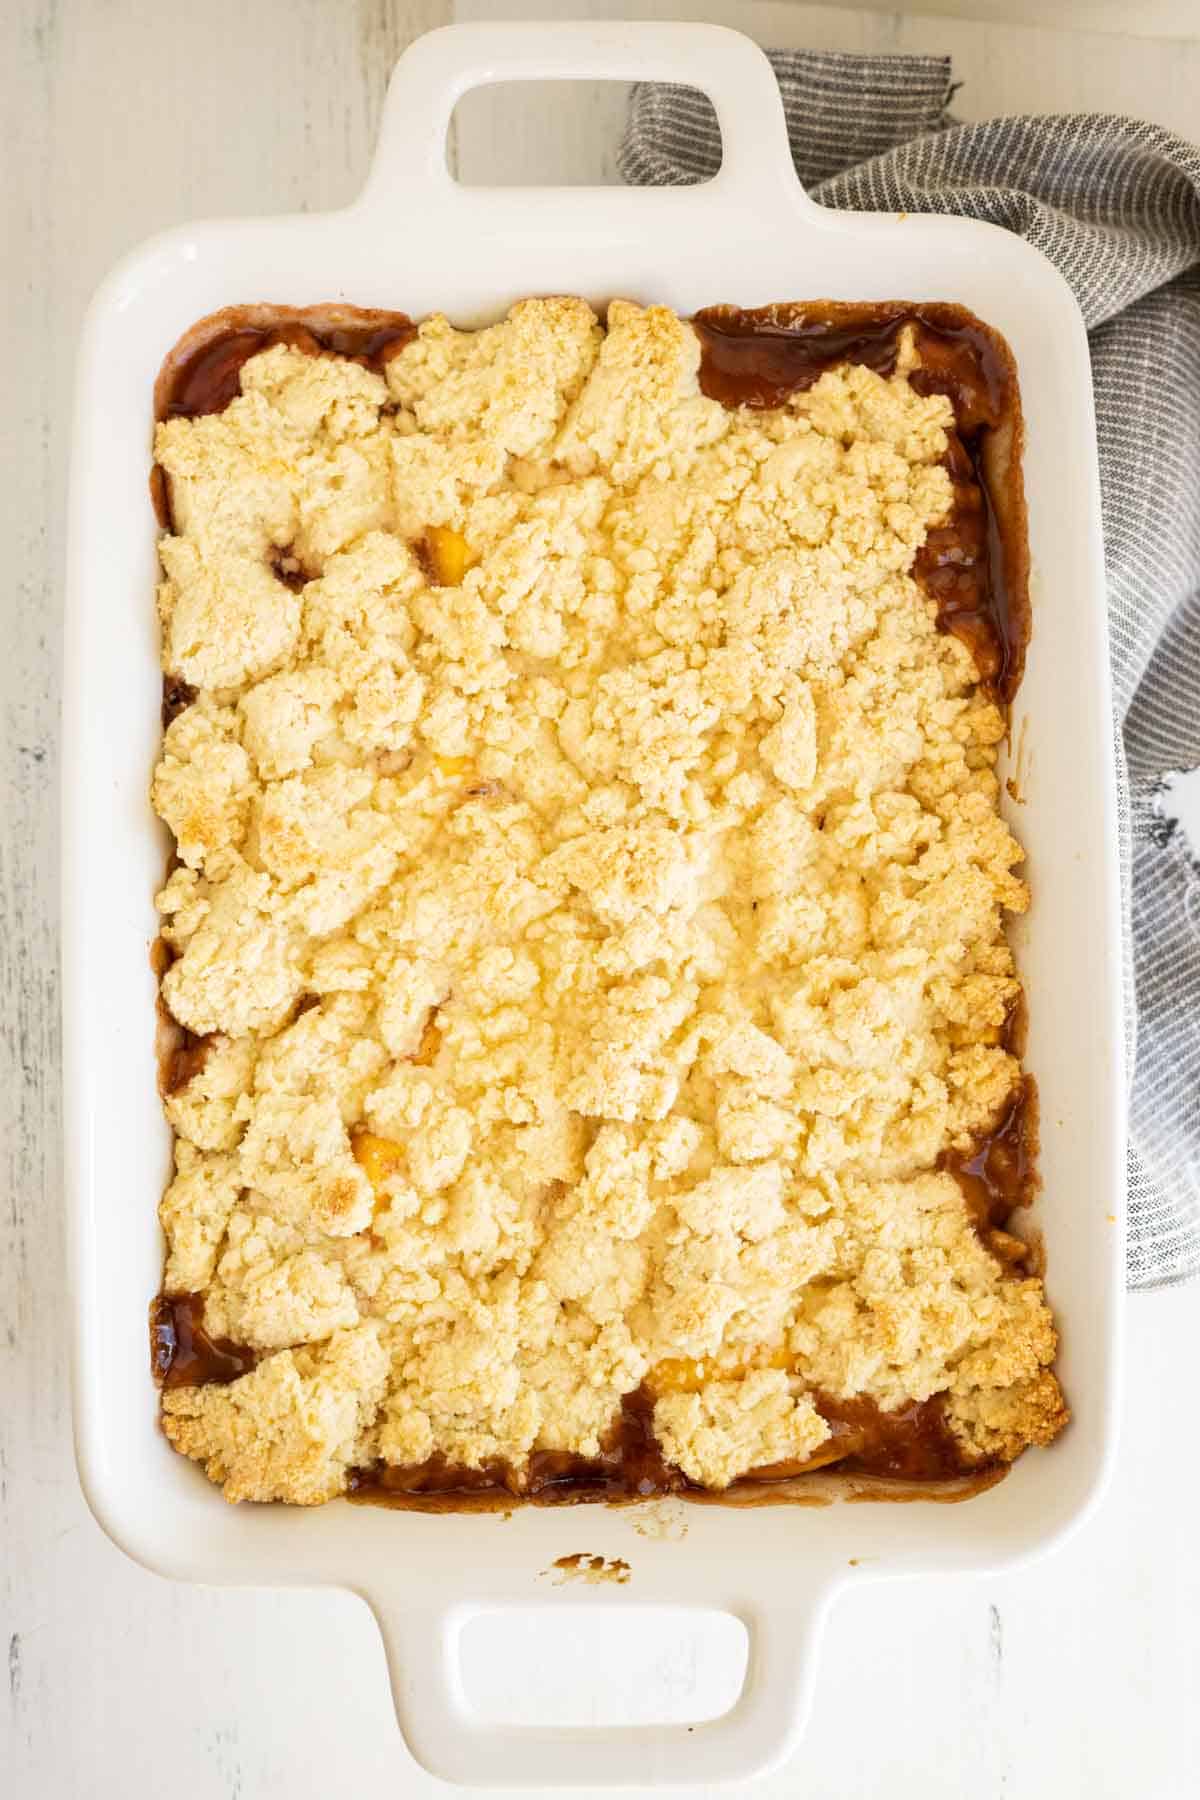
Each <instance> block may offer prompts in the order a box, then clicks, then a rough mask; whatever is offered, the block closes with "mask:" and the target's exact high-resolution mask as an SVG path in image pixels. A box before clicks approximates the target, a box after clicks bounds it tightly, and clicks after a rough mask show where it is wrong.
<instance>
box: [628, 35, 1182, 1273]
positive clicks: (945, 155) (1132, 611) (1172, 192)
mask: <svg viewBox="0 0 1200 1800" xmlns="http://www.w3.org/2000/svg"><path fill="white" fill-rule="evenodd" d="M771 61H772V64H773V65H774V69H775V73H776V76H777V77H778V80H779V85H780V89H781V91H782V93H783V101H784V107H785V109H786V113H787V121H788V131H789V134H790V137H791V146H792V155H793V158H794V160H795V164H796V170H797V173H798V174H799V176H800V179H801V180H802V181H803V182H804V183H805V185H806V186H807V187H808V188H809V189H810V190H811V192H812V193H813V196H814V197H815V198H816V199H818V200H820V201H822V202H823V203H824V204H825V205H826V206H845V207H855V208H859V209H863V210H871V211H886V212H902V211H907V212H939V213H960V214H968V215H970V216H971V217H973V218H979V219H988V220H990V221H991V222H992V223H994V224H997V225H1002V226H1005V227H1006V228H1007V229H1008V230H1010V231H1016V232H1019V233H1020V234H1021V236H1022V237H1025V238H1028V240H1029V242H1030V243H1032V244H1036V245H1037V247H1038V248H1039V249H1040V250H1042V251H1044V252H1045V254H1046V255H1047V256H1048V257H1049V258H1050V260H1051V262H1053V263H1054V264H1055V266H1056V267H1057V268H1058V269H1059V270H1060V271H1061V273H1062V274H1063V275H1064V276H1065V277H1066V279H1067V280H1068V281H1069V282H1070V284H1071V286H1072V288H1073V289H1074V291H1075V294H1076V297H1077V298H1078V300H1079V304H1080V306H1081V307H1082V309H1083V315H1084V318H1085V320H1086V321H1087V326H1088V332H1089V335H1090V342H1091V353H1092V374H1093V378H1094V381H1095V388H1096V412H1097V417H1098V422H1099V435H1100V475H1101V482H1102V486H1103V493H1104V534H1105V552H1106V561H1107V570H1108V607H1109V619H1110V625H1111V636H1112V664H1113V690H1114V704H1115V712H1116V717H1115V720H1114V727H1115V736H1116V744H1117V761H1118V765H1119V773H1120V782H1121V815H1122V839H1123V849H1124V861H1125V875H1126V884H1127V886H1126V892H1127V897H1128V914H1129V925H1130V928H1131V937H1132V945H1131V951H1130V954H1129V955H1128V956H1127V959H1126V961H1127V970H1128V971H1130V972H1131V975H1132V980H1131V981H1129V982H1128V983H1127V991H1128V1000H1129V1008H1128V1010H1129V1022H1130V1042H1131V1044H1133V1042H1134V1025H1135V1022H1136V1057H1135V1058H1131V1067H1132V1068H1133V1071H1134V1072H1133V1080H1132V1092H1131V1116H1130V1117H1131V1145H1130V1152H1129V1183H1130V1187H1129V1193H1130V1216H1129V1262H1128V1277H1129V1284H1130V1286H1131V1287H1139V1288H1142V1287H1157V1286H1160V1285H1162V1284H1164V1283H1166V1282H1172V1281H1181V1280H1183V1279H1184V1278H1185V1277H1187V1276H1189V1275H1192V1274H1194V1273H1196V1271H1197V1270H1200V867H1197V864H1196V862H1195V861H1193V860H1192V858H1191V856H1190V854H1189V850H1188V846H1187V844H1186V841H1185V840H1184V837H1183V834H1182V832H1181V831H1179V830H1178V829H1176V828H1174V827H1173V826H1172V824H1171V822H1170V821H1169V820H1168V819H1167V818H1166V817H1165V816H1164V815H1163V813H1162V811H1161V808H1160V806H1159V803H1158V802H1159V799H1160V797H1161V793H1162V789H1163V784H1164V781H1165V779H1166V777H1167V776H1168V775H1169V774H1170V773H1171V772H1172V771H1176V770H1180V769H1189V768H1192V767H1194V766H1195V765H1196V764H1198V763H1200V150H1198V149H1197V148H1196V147H1195V146H1193V145H1191V144H1188V143H1185V142H1184V140H1183V139H1182V138H1178V137H1175V136H1174V135H1173V134H1172V133H1171V132H1169V131H1164V130H1162V129H1161V128H1160V127H1159V126H1157V125H1146V124H1141V123H1138V122H1137V121H1136V120H1132V119H1120V118H1113V117H1108V116H1104V115H1093V114H1086V115H1076V116H1072V117H1066V118H1028V119H1021V118H1017V119H993V120H989V121H988V122H986V123H984V124H978V125H960V124H956V123H955V122H954V120H953V119H952V118H951V117H950V114H949V111H948V107H949V103H950V96H951V93H952V92H953V86H952V76H951V69H950V61H949V59H948V58H946V57H931V56H918V57H901V56H870V57H864V56H850V55H844V54H840V53H835V52H809V51H780V52H775V53H772V55H771ZM720 155H721V152H720V134H719V132H718V130H717V123H716V117H715V115H714V113H713V110H712V108H711V106H710V105H709V103H708V101H707V100H706V99H704V97H703V96H702V95H700V94H698V93H696V92H694V91H693V90H691V89H688V88H676V87H663V86H649V85H645V86H640V87H637V88H635V89H634V92H633V98H632V101H631V106H630V115H629V122H628V126H627V129H626V134H625V139H624V142H623V144H622V147H621V156H620V167H621V172H622V174H623V175H624V177H625V179H626V180H627V181H630V182H636V183H671V184H681V183H687V182H695V181H702V180H704V179H706V178H707V177H708V176H710V175H712V174H715V172H716V170H717V167H718V165H719V163H720Z"/></svg>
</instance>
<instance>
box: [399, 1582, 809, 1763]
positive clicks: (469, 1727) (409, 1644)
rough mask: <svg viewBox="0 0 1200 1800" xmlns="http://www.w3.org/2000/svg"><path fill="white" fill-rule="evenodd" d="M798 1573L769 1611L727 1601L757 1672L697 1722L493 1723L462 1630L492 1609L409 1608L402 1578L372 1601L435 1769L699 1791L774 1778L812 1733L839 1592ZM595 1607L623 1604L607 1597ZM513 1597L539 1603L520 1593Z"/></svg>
mask: <svg viewBox="0 0 1200 1800" xmlns="http://www.w3.org/2000/svg"><path fill="white" fill-rule="evenodd" d="M796 1578H797V1572H795V1571H792V1570H789V1572H788V1580H787V1586H788V1590H789V1591H788V1593H787V1594H786V1596H784V1597H781V1600H780V1603H779V1605H778V1606H775V1605H773V1606H772V1607H771V1608H770V1610H765V1609H762V1608H760V1607H758V1606H754V1605H742V1604H738V1603H737V1602H732V1601H731V1602H730V1603H729V1604H728V1606H727V1607H726V1610H727V1611H730V1612H733V1613H734V1614H735V1615H736V1616H737V1617H738V1618H740V1619H741V1621H742V1623H743V1624H744V1625H745V1627H746V1631H747V1635H748V1638H749V1658H748V1661H747V1665H746V1679H745V1682H744V1684H743V1687H742V1691H741V1693H740V1695H739V1696H738V1699H737V1701H736V1702H735V1704H734V1705H733V1706H732V1707H731V1708H730V1710H729V1711H728V1712H726V1713H724V1714H722V1715H721V1716H720V1717H719V1718H716V1719H711V1720H702V1721H698V1722H696V1723H695V1724H690V1725H689V1724H686V1723H678V1724H660V1725H631V1726H625V1727H622V1726H607V1727H606V1726H578V1727H576V1726H544V1727H539V1726H530V1725H505V1724H503V1723H499V1722H495V1721H493V1720H490V1719H485V1718H483V1717H481V1716H480V1715H479V1714H478V1713H477V1712H475V1711H474V1710H473V1709H472V1707H471V1706H470V1704H469V1702H468V1700H467V1696H466V1691H465V1688H464V1684H463V1679H462V1671H461V1665H460V1662H459V1638H460V1634H461V1632H462V1628H463V1626H464V1625H465V1624H466V1623H467V1621H468V1620H469V1619H470V1618H472V1617H474V1616H476V1615H477V1614H478V1613H479V1612H481V1611H482V1610H484V1608H483V1607H482V1606H480V1605H454V1606H449V1607H445V1608H438V1607H436V1606H433V1607H431V1606H428V1605H426V1604H423V1603H422V1602H421V1601H418V1602H417V1604H415V1605H408V1604H406V1603H405V1599H404V1587H403V1585H402V1584H403V1582H404V1577H403V1574H402V1573H400V1574H398V1576H397V1587H396V1591H395V1592H394V1593H393V1594H387V1593H386V1592H384V1593H382V1594H381V1592H380V1589H379V1588H378V1587H376V1586H375V1585H374V1584H372V1588H371V1591H370V1593H369V1594H367V1595H366V1596H365V1597H366V1598H367V1599H368V1602H369V1604H370V1605H371V1607H372V1609H373V1611H374V1612H375V1615H376V1617H377V1618H378V1620H379V1624H380V1628H381V1630H382V1632H383V1637H384V1642H385V1644H386V1646H387V1656H388V1667H389V1670H390V1672H391V1679H392V1692H393V1695H394V1697H395V1703H396V1713H397V1717H398V1719H399V1722H400V1729H401V1731H402V1732H403V1733H404V1738H405V1742H406V1743H407V1744H408V1747H409V1749H410V1750H411V1751H412V1753H413V1755H414V1756H415V1757H416V1759H417V1761H418V1762H420V1763H421V1764H422V1765H423V1766H424V1767H425V1768H426V1769H428V1770H429V1771H430V1773H431V1774H434V1775H437V1776H440V1777H441V1778H442V1779H443V1780H444V1781H454V1782H460V1783H462V1784H463V1785H466V1786H471V1787H522V1788H530V1787H546V1788H553V1789H562V1788H569V1787H571V1786H576V1785H579V1786H586V1787H620V1786H624V1785H636V1786H638V1787H649V1786H651V1785H655V1786H657V1785H662V1784H667V1785H676V1784H681V1785H690V1784H694V1785H696V1786H700V1785H705V1784H708V1783H712V1782H717V1781H748V1780H750V1779H752V1778H753V1777H755V1776H758V1775H762V1774H765V1773H766V1772H767V1771H768V1770H770V1769H772V1768H775V1767H777V1766H778V1764H779V1763H781V1762H782V1761H783V1760H784V1759H785V1757H786V1756H787V1755H788V1754H789V1752H790V1751H791V1750H792V1749H793V1748H794V1746H795V1744H796V1741H797V1739H798V1738H799V1736H800V1733H801V1731H802V1730H803V1727H804V1723H805V1719H806V1717H807V1713H808V1707H809V1701H810V1698H811V1689H812V1678H813V1672H814V1669H815V1663H816V1650H817V1645H818V1642H819V1639H820V1635H821V1631H822V1628H823V1625H824V1619H825V1614H826V1611H827V1610H828V1602H829V1599H830V1596H831V1591H832V1589H831V1585H830V1583H829V1582H828V1580H827V1578H825V1577H820V1578H818V1577H816V1576H815V1575H814V1577H813V1578H812V1582H811V1588H810V1590H809V1591H807V1592H801V1593H799V1594H798V1593H797V1591H796V1588H795V1581H796ZM799 1579H800V1580H801V1581H803V1579H804V1577H803V1575H802V1574H801V1575H800V1577H799ZM386 1580H387V1578H386V1577H385V1583H386ZM578 1599H579V1597H578V1595H576V1596H575V1598H574V1604H578ZM589 1603H595V1604H597V1605H605V1604H614V1602H613V1601H612V1600H611V1599H609V1598H603V1599H602V1598H601V1597H600V1596H599V1595H596V1596H592V1597H591V1601H590V1602H589ZM615 1603H616V1604H618V1605H619V1601H617V1602H615ZM504 1604H505V1602H504V1601H503V1600H497V1601H494V1602H493V1605H494V1606H496V1607H498V1608H501V1609H502V1608H503V1606H504ZM512 1604H513V1605H522V1606H525V1605H528V1601H525V1600H518V1599H517V1597H516V1596H515V1595H514V1596H512ZM546 1604H548V1605H552V1604H553V1603H552V1602H547V1603H546ZM706 1604H711V1602H706Z"/></svg>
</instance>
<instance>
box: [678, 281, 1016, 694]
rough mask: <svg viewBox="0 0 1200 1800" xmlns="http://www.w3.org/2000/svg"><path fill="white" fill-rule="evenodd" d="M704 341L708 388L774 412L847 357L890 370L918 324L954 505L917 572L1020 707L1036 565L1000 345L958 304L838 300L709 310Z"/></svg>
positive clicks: (985, 672)
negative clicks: (943, 400)
mask: <svg viewBox="0 0 1200 1800" xmlns="http://www.w3.org/2000/svg"><path fill="white" fill-rule="evenodd" d="M692 322H693V324H694V325H695V328H696V331H697V332H698V334H699V336H700V340H701V345H702V353H701V362H700V386H701V389H702V390H703V392H704V393H705V394H707V395H708V396H709V398H710V399H713V400H719V401H720V402H721V404H722V405H723V406H731V407H732V406H748V407H753V408H768V407H778V406H782V405H784V404H785V403H786V401H787V399H788V397H789V395H791V394H796V393H802V392H804V390H805V389H807V388H810V387H812V386H813V384H814V383H815V382H816V381H818V380H819V379H820V377H821V376H822V375H823V374H824V373H825V372H826V370H828V369H832V368H835V367H836V366H837V365H838V364H839V363H846V362H850V363H861V364H864V365H865V366H866V367H867V368H869V369H873V370H874V371H875V373H876V374H878V375H885V376H886V375H891V374H893V373H894V371H895V368H896V361H897V357H898V355H899V348H900V334H901V332H902V331H903V329H904V328H905V326H912V328H913V330H914V332H915V334H916V340H917V350H918V354H919V356H920V367H919V368H916V369H914V370H913V371H912V373H911V374H910V376H909V381H910V383H911V385H912V386H913V387H914V388H915V389H916V391H917V392H918V393H921V394H934V393H936V394H945V395H946V396H947V398H948V399H949V401H950V403H951V405H952V406H953V408H954V417H955V424H956V429H955V430H954V431H952V432H950V433H949V434H948V436H949V444H948V447H947V451H946V455H945V458H944V463H945V466H946V469H947V472H948V474H949V475H950V478H951V481H952V482H953V484H954V510H953V514H952V516H951V518H950V519H949V521H948V522H947V523H946V524H945V525H941V526H935V527H934V528H933V529H932V530H931V531H930V532H929V534H928V537H927V539H926V542H925V544H924V545H923V547H922V549H921V550H920V552H919V553H918V556H917V561H916V565H915V568H914V571H913V572H914V574H915V576H916V578H917V580H918V581H919V582H920V583H921V585H922V586H923V587H924V589H925V591H926V593H927V594H928V595H929V596H930V598H931V599H932V600H933V601H934V603H935V605H936V607H937V624H938V629H939V630H941V631H948V632H951V633H952V634H953V635H954V636H955V637H958V638H960V639H961V640H962V641H963V642H964V643H965V644H966V645H967V647H968V649H969V650H970V651H971V653H972V655H973V657H974V659H975V663H976V666H977V668H978V669H979V673H980V677H981V679H982V681H983V683H984V685H985V687H986V688H987V690H988V691H989V693H991V694H992V695H993V696H994V698H996V699H997V700H999V701H1002V702H1007V701H1009V700H1011V699H1012V697H1013V695H1014V694H1015V692H1016V690H1017V685H1018V683H1019V682H1020V679H1021V671H1022V669H1023V667H1024V660H1025V646H1026V644H1027V642H1028V638H1029V600H1028V558H1027V553H1026V549H1025V532H1024V503H1023V499H1022V495H1021V489H1020V481H1019V475H1018V469H1017V457H1016V454H1015V452H1016V450H1018V449H1019V446H1020V406H1019V403H1018V399H1017V388H1016V375H1015V372H1014V369H1013V364H1012V358H1011V356H1010V355H1009V353H1008V351H1007V349H1006V347H1005V346H1004V344H1003V343H1002V341H1001V339H1000V338H999V337H998V336H997V335H996V334H995V333H994V332H992V331H989V329H988V328H987V326H985V325H984V324H983V323H982V322H981V321H980V320H978V319H976V318H975V317H974V315H973V314H971V313H969V312H967V311H966V310H965V308H963V307H957V306H940V305H933V304H931V305H927V306H910V305H907V304H904V303H895V304H889V305H878V306H847V305H842V304H839V303H837V302H833V301H821V302H814V303H811V304H797V305H792V306H765V307H759V308H757V309H755V310H753V311H746V312H743V311H739V310H738V309H737V308H735V307H727V306H714V307H706V308H705V309H704V311H702V312H699V313H697V314H696V316H695V318H694V320H693V321H692Z"/></svg>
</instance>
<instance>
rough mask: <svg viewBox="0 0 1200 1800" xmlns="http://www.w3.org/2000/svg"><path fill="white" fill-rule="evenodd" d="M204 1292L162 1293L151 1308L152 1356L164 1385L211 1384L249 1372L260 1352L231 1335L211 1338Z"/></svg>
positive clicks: (152, 1362)
mask: <svg viewBox="0 0 1200 1800" xmlns="http://www.w3.org/2000/svg"><path fill="white" fill-rule="evenodd" d="M203 1319H204V1296H203V1294H160V1295H159V1296H158V1298H157V1299H156V1300H155V1301H154V1302H153V1303H152V1305H151V1307H150V1359H151V1365H152V1367H153V1370H154V1377H155V1380H156V1381H158V1382H160V1383H161V1385H162V1386H163V1387H164V1388H178V1387H207V1386H208V1385H209V1383H210V1382H219V1383H222V1384H224V1383H227V1382H230V1381H236V1380H237V1378H238V1376H239V1375H245V1374H246V1373H247V1372H248V1371H249V1370H250V1369H252V1368H253V1367H254V1365H255V1363H256V1362H257V1361H258V1356H257V1353H256V1352H255V1351H253V1350H248V1349H246V1347H245V1346H244V1345H242V1344H234V1343H231V1342H230V1341H229V1339H228V1338H213V1337H209V1335H208V1333H207V1331H205V1329H204V1325H203V1323H202V1321H203Z"/></svg>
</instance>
